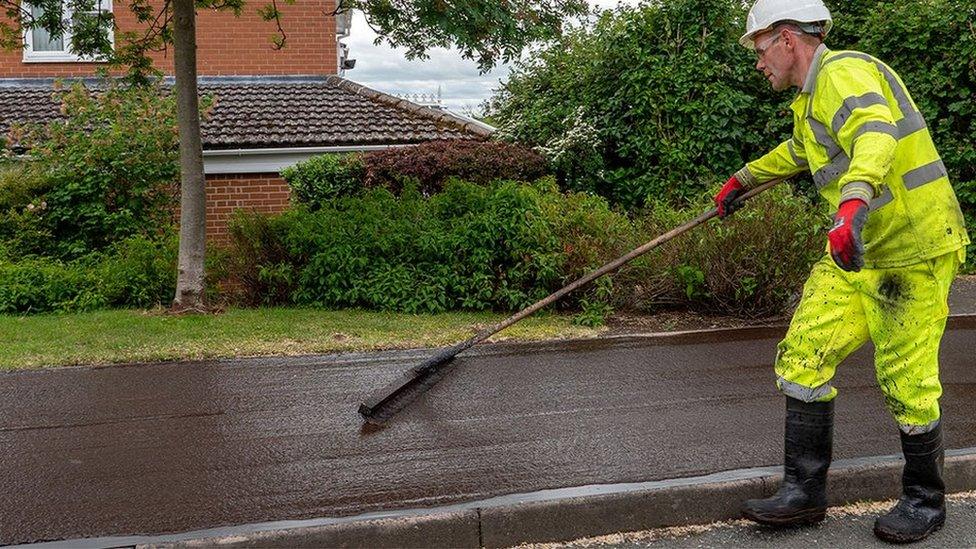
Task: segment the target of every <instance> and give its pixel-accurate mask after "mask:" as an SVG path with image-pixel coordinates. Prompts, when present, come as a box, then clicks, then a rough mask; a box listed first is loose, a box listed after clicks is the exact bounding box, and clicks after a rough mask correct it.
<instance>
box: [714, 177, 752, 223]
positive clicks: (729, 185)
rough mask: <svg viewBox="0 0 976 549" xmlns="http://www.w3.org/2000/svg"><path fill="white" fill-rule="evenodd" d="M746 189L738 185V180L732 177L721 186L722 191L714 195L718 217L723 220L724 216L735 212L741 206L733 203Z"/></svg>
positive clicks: (740, 184)
mask: <svg viewBox="0 0 976 549" xmlns="http://www.w3.org/2000/svg"><path fill="white" fill-rule="evenodd" d="M745 192H746V188H745V187H743V186H742V183H739V180H738V179H736V177H735V176H734V175H733V176H732V177H730V178H729V180H728V181H726V182H725V185H722V190H721V191H719V192H718V194H717V195H715V206H716V207H717V208H718V216H719V218H721V219H724V218H725V216H727V215H731V214H732V212H734V211H735V210H737V209H738V208H739V206H740V205H741V204H739V203H737V202H736V201H735V199H736V198H738V197H739V196H740V195H742V194H745Z"/></svg>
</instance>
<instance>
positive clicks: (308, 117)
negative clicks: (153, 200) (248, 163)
mask: <svg viewBox="0 0 976 549" xmlns="http://www.w3.org/2000/svg"><path fill="white" fill-rule="evenodd" d="M200 94H201V95H204V94H206V95H211V96H213V97H214V100H215V101H214V108H213V109H212V111H211V113H210V116H209V118H208V119H207V120H205V121H204V123H203V127H202V132H203V146H204V148H205V149H246V148H278V147H322V146H355V145H386V144H405V143H418V142H422V141H428V140H433V139H481V138H484V137H485V136H487V135H488V134H489V133H490V130H489V129H487V128H486V127H485V126H483V125H480V124H477V123H474V122H472V121H470V120H466V119H464V118H461V117H458V116H454V115H451V114H450V113H446V112H444V111H440V110H437V109H431V108H427V107H422V106H419V105H416V104H414V103H411V102H409V101H406V100H403V99H398V98H396V97H393V96H390V95H386V94H383V93H381V92H377V91H375V90H371V89H369V88H365V87H363V86H360V85H358V84H355V83H353V82H351V81H349V80H345V79H343V78H339V77H335V76H330V77H326V78H322V79H315V80H287V79H279V80H275V79H267V78H265V79H250V80H246V79H220V80H214V81H207V80H204V79H201V82H200ZM59 116H60V111H59V105H58V103H57V102H56V101H55V99H54V98H53V93H52V87H51V82H47V81H39V80H32V81H16V82H15V81H8V82H2V81H0V135H6V133H7V130H8V129H9V127H10V125H11V124H12V123H15V122H23V121H35V122H45V121H48V120H51V119H53V118H57V117H59Z"/></svg>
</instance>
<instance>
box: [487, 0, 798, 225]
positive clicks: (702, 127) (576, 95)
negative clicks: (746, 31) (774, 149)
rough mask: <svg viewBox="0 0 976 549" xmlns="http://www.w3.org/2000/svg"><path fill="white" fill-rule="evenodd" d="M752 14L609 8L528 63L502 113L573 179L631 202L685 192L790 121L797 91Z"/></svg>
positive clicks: (675, 197)
mask: <svg viewBox="0 0 976 549" xmlns="http://www.w3.org/2000/svg"><path fill="white" fill-rule="evenodd" d="M744 14H745V13H744V11H743V8H742V3H741V2H736V1H735V0H706V1H701V0H675V1H671V2H654V3H646V4H642V5H641V6H640V7H637V8H619V9H618V10H616V11H614V12H604V13H603V15H602V16H601V17H600V18H599V20H597V22H596V23H595V24H594V25H593V26H592V27H591V28H584V29H581V30H577V31H575V32H571V33H569V34H568V35H567V36H566V38H565V39H563V40H562V41H560V42H558V43H555V44H553V45H552V46H551V47H549V48H548V49H546V50H544V51H542V52H541V53H540V54H539V55H537V56H535V57H534V58H533V59H532V60H529V61H527V62H526V63H522V64H520V65H517V66H516V68H515V70H514V72H513V74H512V76H511V77H510V78H509V79H508V81H507V82H506V83H505V84H503V86H502V89H501V92H500V93H499V94H498V95H497V96H496V97H495V98H494V99H493V100H492V116H493V117H494V118H496V119H498V120H500V121H502V122H501V128H500V130H501V134H502V137H505V138H508V139H513V140H515V141H517V142H522V143H526V144H529V145H532V146H537V147H539V148H540V150H542V151H544V152H545V154H546V156H547V157H548V158H549V159H550V160H552V161H553V162H554V163H555V165H556V167H557V168H558V169H559V170H560V173H561V174H562V176H563V177H564V178H565V185H566V186H567V187H569V188H571V189H579V190H589V191H593V192H596V193H598V194H600V195H602V196H605V197H607V198H608V199H609V200H610V201H611V203H614V204H622V205H624V206H625V207H628V208H630V207H636V206H640V205H642V204H643V203H644V201H645V200H646V199H648V198H650V199H652V200H658V199H666V200H669V201H671V202H673V203H676V204H680V203H685V202H686V201H687V200H690V199H692V198H693V197H696V196H697V195H698V194H699V193H700V192H701V191H702V190H704V188H705V186H706V184H708V183H709V182H712V181H715V180H718V179H722V180H724V178H726V177H728V175H730V174H732V173H733V172H734V171H735V170H737V169H739V168H740V167H742V164H743V163H744V162H746V161H747V160H749V159H750V158H751V157H752V156H754V155H756V154H757V153H759V152H760V151H762V150H763V149H764V148H765V147H768V146H769V144H770V142H771V141H772V139H771V138H770V137H769V136H770V135H773V136H775V135H778V134H785V133H786V131H787V129H788V127H789V122H790V119H789V118H788V117H784V113H788V112H789V111H788V109H787V103H788V100H787V98H786V95H774V93H773V92H772V91H771V90H769V86H768V84H767V83H766V82H765V81H764V80H763V79H762V78H761V77H760V76H759V75H758V73H757V72H756V71H755V69H754V64H755V60H754V58H753V57H752V56H751V54H750V53H749V52H748V51H746V50H745V49H744V48H742V47H740V46H739V45H738V43H737V40H738V38H739V36H740V35H741V34H742V28H743V24H744V23H743V21H744ZM784 119H785V120H784Z"/></svg>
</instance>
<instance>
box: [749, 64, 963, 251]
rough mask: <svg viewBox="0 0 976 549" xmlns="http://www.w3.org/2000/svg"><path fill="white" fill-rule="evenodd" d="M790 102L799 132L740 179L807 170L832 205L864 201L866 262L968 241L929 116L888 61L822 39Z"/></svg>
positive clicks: (958, 245) (754, 179)
mask: <svg viewBox="0 0 976 549" xmlns="http://www.w3.org/2000/svg"><path fill="white" fill-rule="evenodd" d="M790 108H791V109H792V110H793V115H794V127H793V136H792V137H791V138H790V139H788V140H787V141H785V142H783V143H781V144H780V145H779V146H778V147H776V148H775V149H773V150H772V151H771V152H769V153H768V154H766V155H765V156H763V157H762V158H760V159H758V160H755V161H753V162H749V163H748V164H746V167H745V168H743V169H742V170H740V172H739V173H738V174H737V175H738V176H739V180H740V181H741V182H742V183H743V185H745V186H746V187H753V186H755V185H757V184H759V183H762V182H764V181H769V180H770V179H774V178H776V177H783V176H788V175H794V174H796V173H798V172H800V171H802V170H804V169H809V170H810V172H811V173H812V174H813V180H814V183H815V184H816V185H817V189H818V191H819V192H820V195H821V196H823V197H824V199H826V200H827V202H828V203H829V204H830V205H831V206H832V207H833V208H834V209H836V208H837V207H838V205H839V204H840V202H842V201H843V200H847V199H848V198H855V197H856V198H862V199H863V200H865V201H866V202H867V203H868V204H870V207H871V211H870V214H869V216H868V221H867V224H866V225H865V227H864V232H863V233H862V236H863V238H864V245H865V255H864V263H865V267H867V268H875V269H877V268H889V267H900V266H904V265H910V264H913V263H917V262H919V261H922V260H925V259H929V258H933V257H936V256H940V255H942V254H945V253H948V252H951V251H953V250H958V249H959V248H961V247H963V246H965V245H966V244H968V243H969V236H968V235H967V234H966V229H965V224H964V221H963V215H962V210H961V209H960V208H959V202H958V201H957V200H956V195H955V193H954V192H953V190H952V186H951V185H950V183H949V178H948V175H947V173H946V168H945V165H944V164H943V163H942V159H941V158H940V157H939V153H938V151H936V149H935V144H934V143H933V142H932V136H931V134H930V133H929V130H928V127H927V126H926V123H925V120H924V119H923V117H922V114H921V113H920V112H919V110H918V108H917V107H916V106H915V103H914V101H913V100H912V98H911V96H910V95H909V94H908V90H907V89H906V88H905V85H904V83H902V81H901V78H899V77H898V75H897V74H895V72H894V71H893V70H891V68H890V67H888V66H887V65H885V64H884V63H882V62H881V61H878V60H877V59H875V58H874V57H871V56H870V55H867V54H863V53H860V52H855V51H837V52H834V51H831V50H829V49H827V48H826V46H823V45H821V46H820V47H819V48H818V49H817V51H816V54H815V56H814V60H813V63H812V64H811V66H810V72H809V73H808V74H807V78H806V81H805V83H804V86H803V89H802V90H801V91H800V93H799V95H798V96H797V97H796V99H795V100H794V101H793V103H792V104H791V105H790Z"/></svg>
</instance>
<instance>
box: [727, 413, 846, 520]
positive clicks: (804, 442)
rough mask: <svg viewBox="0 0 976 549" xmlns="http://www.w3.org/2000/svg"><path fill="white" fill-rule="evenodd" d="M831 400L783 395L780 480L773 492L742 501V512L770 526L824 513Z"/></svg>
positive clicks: (831, 416) (822, 517) (829, 447)
mask: <svg viewBox="0 0 976 549" xmlns="http://www.w3.org/2000/svg"><path fill="white" fill-rule="evenodd" d="M833 431H834V403H833V401H830V402H803V401H802V400H797V399H795V398H791V397H786V437H785V440H786V444H785V452H784V459H783V484H781V485H780V487H779V491H778V492H776V495H774V496H773V497H770V498H766V499H750V500H748V501H746V502H745V505H744V506H743V509H742V516H744V517H745V518H747V519H749V520H752V521H755V522H758V523H760V524H766V525H769V526H799V525H803V524H815V523H818V522H820V521H822V520H823V519H824V518H825V517H826V516H827V468H828V467H830V456H831V448H832V443H833V435H834V433H833Z"/></svg>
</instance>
